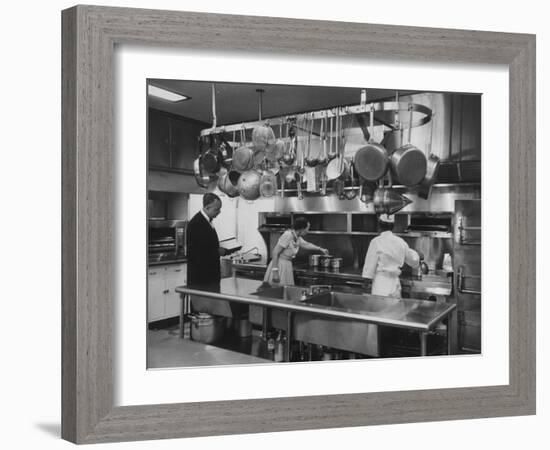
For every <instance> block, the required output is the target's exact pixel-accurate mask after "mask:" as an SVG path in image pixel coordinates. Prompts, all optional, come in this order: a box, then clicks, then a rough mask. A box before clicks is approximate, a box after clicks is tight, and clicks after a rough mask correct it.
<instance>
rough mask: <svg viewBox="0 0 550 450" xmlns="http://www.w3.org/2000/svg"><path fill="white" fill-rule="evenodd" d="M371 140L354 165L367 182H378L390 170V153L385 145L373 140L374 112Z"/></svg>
mask: <svg viewBox="0 0 550 450" xmlns="http://www.w3.org/2000/svg"><path fill="white" fill-rule="evenodd" d="M370 128H371V130H370V139H369V141H368V142H367V145H365V146H364V147H361V148H360V149H359V150H357V152H356V153H355V156H354V158H353V164H354V166H355V170H356V172H357V173H358V174H359V176H360V177H361V178H363V179H365V180H367V181H376V180H379V179H380V178H382V177H383V176H384V175H385V174H386V171H387V170H388V163H389V159H388V152H387V151H386V149H385V148H384V146H383V145H380V144H377V143H376V142H375V141H374V140H373V136H374V110H373V108H371V110H370Z"/></svg>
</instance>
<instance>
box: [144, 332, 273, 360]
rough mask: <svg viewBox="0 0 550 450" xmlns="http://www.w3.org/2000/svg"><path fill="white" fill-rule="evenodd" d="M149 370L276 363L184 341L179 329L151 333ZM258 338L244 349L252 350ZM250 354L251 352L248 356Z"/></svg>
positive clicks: (148, 358)
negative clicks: (250, 348) (251, 347)
mask: <svg viewBox="0 0 550 450" xmlns="http://www.w3.org/2000/svg"><path fill="white" fill-rule="evenodd" d="M147 337H148V348H147V367H148V368H149V369H160V368H169V367H190V366H193V367H196V366H220V365H227V364H266V363H271V362H272V361H270V360H267V359H263V358H259V357H256V356H252V355H250V354H246V353H241V352H236V351H232V350H228V349H224V348H220V347H216V346H213V345H207V344H203V343H200V342H196V341H192V340H191V339H189V338H184V339H181V338H180V337H179V329H178V328H177V327H174V328H170V329H161V330H149V331H148V335H147ZM256 339H258V338H256V337H250V338H247V339H243V340H242V343H241V344H242V346H244V347H250V346H251V345H252V344H253V343H255V342H256V341H255V340H256ZM248 353H250V352H248Z"/></svg>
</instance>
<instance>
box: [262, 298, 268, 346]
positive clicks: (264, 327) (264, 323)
mask: <svg viewBox="0 0 550 450" xmlns="http://www.w3.org/2000/svg"><path fill="white" fill-rule="evenodd" d="M263 310H264V313H263V318H262V319H263V320H262V339H263V340H264V341H267V326H268V318H267V315H268V313H269V310H268V309H267V308H266V307H265V306H264V308H263Z"/></svg>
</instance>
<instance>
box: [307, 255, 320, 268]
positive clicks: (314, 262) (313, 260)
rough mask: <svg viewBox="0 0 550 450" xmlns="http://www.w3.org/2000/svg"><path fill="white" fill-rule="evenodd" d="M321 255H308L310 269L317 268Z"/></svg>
mask: <svg viewBox="0 0 550 450" xmlns="http://www.w3.org/2000/svg"><path fill="white" fill-rule="evenodd" d="M321 256H322V255H319V254H315V255H309V265H310V266H311V267H319V260H320V258H321Z"/></svg>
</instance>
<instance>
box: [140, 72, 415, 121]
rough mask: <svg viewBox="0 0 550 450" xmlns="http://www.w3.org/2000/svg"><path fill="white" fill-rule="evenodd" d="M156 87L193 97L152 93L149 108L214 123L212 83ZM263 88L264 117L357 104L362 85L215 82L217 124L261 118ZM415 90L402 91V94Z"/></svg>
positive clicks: (371, 96)
mask: <svg viewBox="0 0 550 450" xmlns="http://www.w3.org/2000/svg"><path fill="white" fill-rule="evenodd" d="M148 82H149V83H150V84H152V85H154V86H157V87H160V88H163V89H167V90H169V91H172V92H176V93H179V94H183V95H185V96H188V97H190V99H189V100H184V101H181V102H176V103H171V102H168V101H165V100H161V99H158V98H156V97H153V96H149V97H148V101H149V107H152V108H155V109H159V110H161V111H166V112H170V113H173V114H177V115H179V116H183V117H187V118H190V119H194V120H197V121H201V122H205V123H206V124H209V125H210V124H211V123H212V83H211V82H208V81H183V80H163V79H149V80H148ZM256 89H263V90H264V93H263V100H262V106H263V107H262V118H263V119H268V118H270V117H278V116H283V115H290V114H296V113H301V112H306V111H314V110H319V109H325V108H332V107H335V106H342V105H357V104H359V103H360V100H361V90H362V89H364V88H362V87H357V88H348V87H345V88H342V87H324V86H292V85H275V84H272V85H270V84H250V83H216V116H217V123H218V125H229V124H233V123H240V122H250V121H255V120H258V98H259V97H258V92H256ZM414 92H415V91H410V90H408V91H400V92H399V94H400V95H406V94H411V93H414ZM395 94H396V91H395V90H390V89H368V88H367V101H368V102H371V101H377V100H385V99H391V100H393V99H395Z"/></svg>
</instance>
